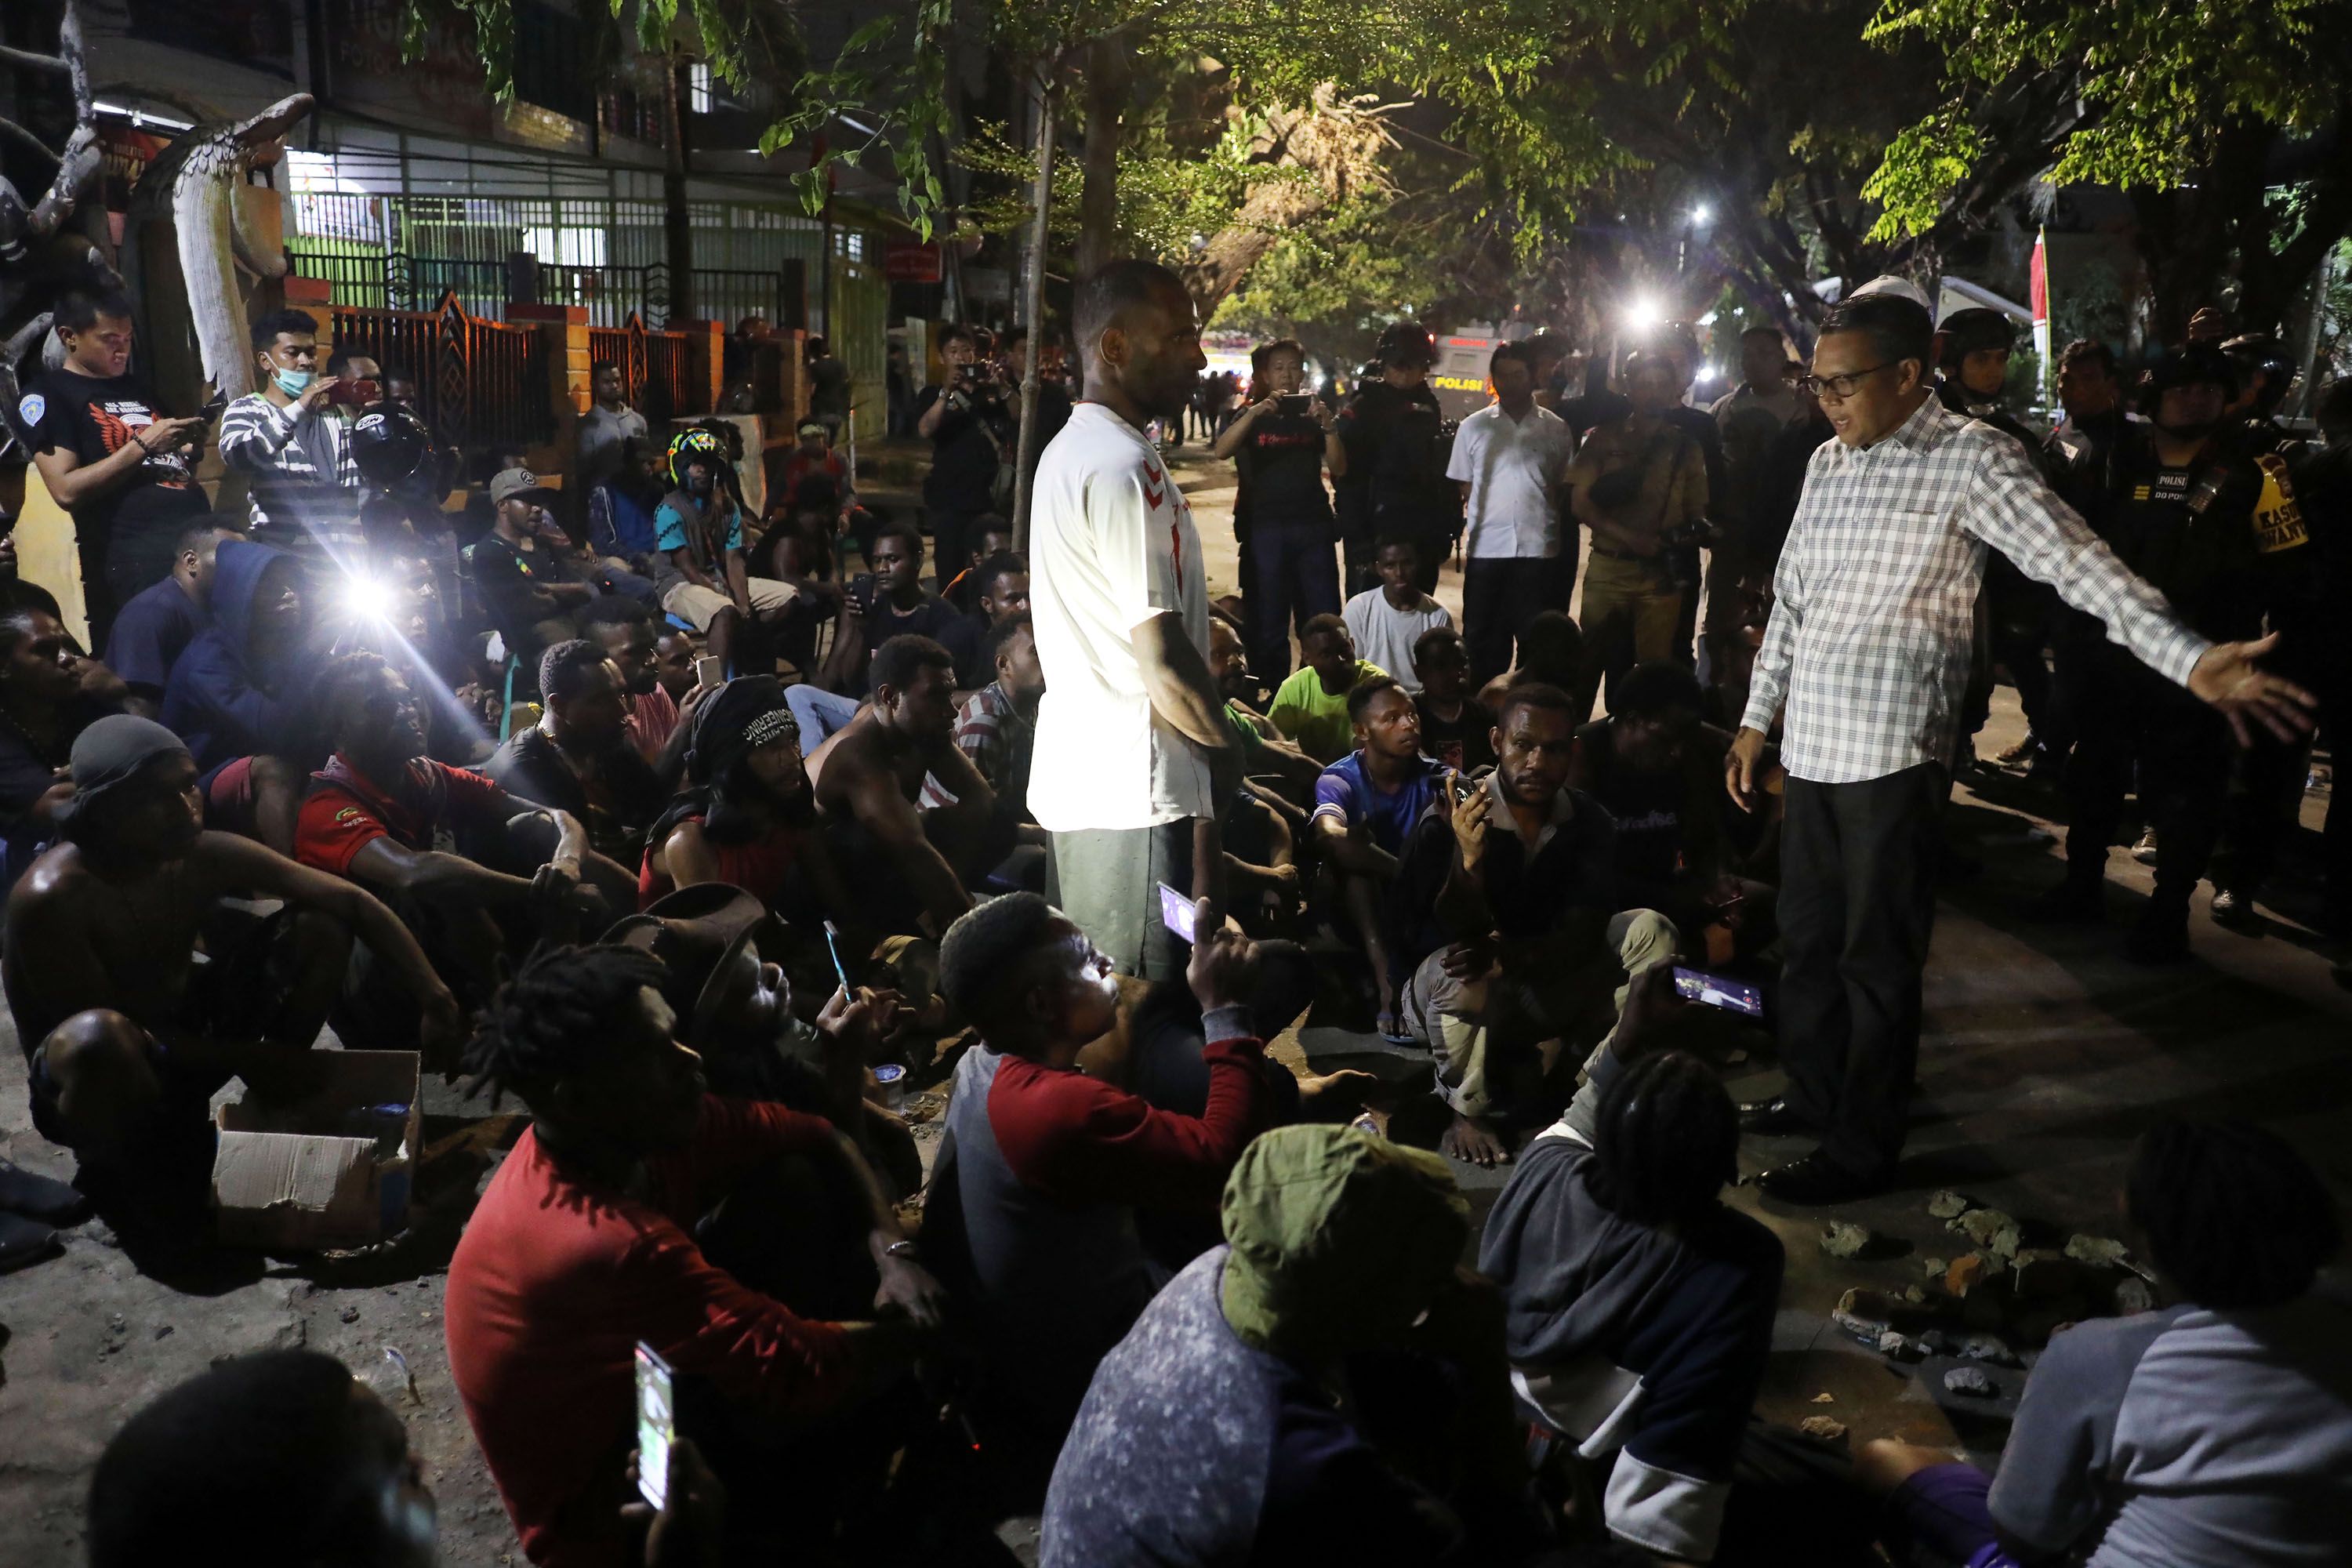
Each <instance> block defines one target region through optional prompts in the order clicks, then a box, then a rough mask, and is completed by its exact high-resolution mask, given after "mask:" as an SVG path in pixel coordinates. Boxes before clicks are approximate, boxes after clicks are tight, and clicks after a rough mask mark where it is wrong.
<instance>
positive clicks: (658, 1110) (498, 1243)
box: [447, 947, 941, 1568]
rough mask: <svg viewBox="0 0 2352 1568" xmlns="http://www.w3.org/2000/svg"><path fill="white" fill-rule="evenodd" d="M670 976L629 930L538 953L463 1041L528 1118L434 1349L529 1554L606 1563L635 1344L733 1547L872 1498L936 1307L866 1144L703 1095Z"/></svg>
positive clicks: (481, 1210)
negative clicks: (667, 1379)
mask: <svg viewBox="0 0 2352 1568" xmlns="http://www.w3.org/2000/svg"><path fill="white" fill-rule="evenodd" d="M664 978H665V976H664V973H663V968H662V964H661V963H660V961H658V960H656V959H655V958H653V957H652V956H650V955H649V954H647V953H645V952H638V951H636V950H635V949H632V948H625V947H555V948H549V949H546V950H543V951H542V952H540V953H539V954H538V955H536V956H534V957H533V958H532V959H531V960H530V962H529V963H526V964H524V965H523V967H522V969H521V970H520V973H517V974H516V976H515V977H514V978H513V979H512V980H511V981H509V982H508V983H507V984H505V985H504V986H502V987H500V988H499V994H498V995H497V997H496V998H495V999H494V1000H493V1001H492V1002H491V1004H490V1005H489V1007H488V1009H487V1010H486V1011H485V1012H484V1014H483V1016H482V1018H481V1021H480V1026H479V1027H478V1030H477V1032H476V1034H475V1036H474V1039H473V1042H472V1044H471V1045H470V1046H469V1047H467V1058H466V1065H467V1069H468V1071H470V1072H471V1073H472V1075H473V1078H474V1085H475V1089H476V1090H477V1092H479V1091H482V1090H488V1091H489V1092H491V1093H492V1094H493V1095H496V1094H499V1093H504V1092H511V1093H513V1094H514V1095H515V1096H516V1097H517V1098H519V1099H520V1100H522V1102H523V1103H524V1104H525V1105H526V1106H527V1107H529V1108H530V1113H531V1125H530V1129H529V1130H528V1131H525V1132H524V1133H523V1135H522V1137H521V1139H520V1141H519V1142H517V1143H516V1145H515V1148H514V1152H512V1153H511V1154H509V1156H508V1157H507V1160H506V1163H504V1164H503V1165H501V1166H499V1171H498V1173H497V1174H496V1175H495V1176H493V1177H492V1178H491V1179H490V1184H489V1186H488V1190H486V1191H485V1192H484V1193H483V1194H482V1200H481V1203H480V1204H479V1205H478V1206H477V1207H476V1208H475V1210H474V1215H473V1218H472V1220H471V1221H470V1222H469V1223H468V1224H467V1227H466V1235H465V1237H464V1239H463V1240H461V1241H460V1242H459V1243H458V1246H457V1254H456V1256H455V1257H454V1258H452V1259H451V1260H450V1264H449V1290H448V1309H447V1310H448V1344H449V1367H450V1372H451V1373H452V1375H453V1377H454V1378H455V1380H456V1382H457V1392H458V1394H459V1396H460V1397H461V1398H462V1399H463V1400H464V1401H465V1405H466V1415H467V1420H468V1421H469V1422H471V1423H472V1425H473V1429H474V1436H475V1438H476V1440H477V1441H478V1442H479V1444H480V1445H481V1448H482V1455H483V1458H485V1459H486V1460H487V1461H488V1465H489V1468H490V1476H491V1479H493V1480H495V1481H496V1482H497V1483H498V1488H499V1496H500V1497H501V1498H503V1499H504V1500H505V1502H506V1506H507V1511H508V1513H509V1515H510V1516H511V1517H512V1518H513V1521H514V1525H515V1529H516V1531H517V1532H518V1533H519V1534H520V1537H521V1539H522V1545H523V1550H524V1551H525V1552H527V1553H529V1554H530V1559H531V1561H532V1562H534V1563H546V1564H562V1565H565V1568H569V1565H572V1564H617V1563H621V1562H622V1561H623V1552H624V1543H623V1540H622V1536H621V1533H620V1527H619V1524H618V1510H619V1508H620V1506H621V1505H622V1503H623V1502H625V1500H627V1494H628V1484H627V1480H626V1478H625V1466H626V1460H627V1458H628V1451H629V1447H630V1444H631V1430H630V1426H631V1409H632V1397H631V1380H632V1376H633V1373H632V1357H633V1354H634V1352H635V1347H636V1346H637V1344H639V1343H640V1342H643V1343H644V1344H646V1345H647V1346H649V1347H651V1348H652V1350H653V1351H654V1352H656V1353H657V1354H658V1355H659V1356H660V1357H661V1358H662V1359H663V1360H664V1361H665V1362H667V1363H668V1364H669V1366H670V1367H671V1368H672V1369H673V1371H674V1372H675V1373H677V1386H678V1395H679V1411H678V1426H679V1428H680V1430H681V1431H683V1432H685V1433H686V1434H688V1436H692V1437H693V1438H694V1439H695V1441H696V1442H697V1443H698V1445H699V1446H700V1447H701V1448H702V1450H703V1452H704V1454H705V1455H706V1456H707V1457H708V1458H709V1460H710V1463H711V1468H713V1469H714V1470H715V1471H716V1472H717V1473H718V1475H719V1478H720V1479H721V1480H723V1481H724V1482H726V1483H727V1487H728V1490H729V1492H730V1495H731V1497H732V1499H733V1507H732V1510H731V1512H730V1519H729V1529H730V1552H729V1554H728V1556H727V1558H726V1560H727V1561H729V1562H754V1561H757V1562H781V1561H787V1560H792V1559H793V1557H795V1556H797V1555H799V1554H803V1553H806V1552H810V1551H811V1550H812V1549H814V1548H818V1547H821V1546H822V1544H823V1543H824V1541H825V1540H826V1539H827V1537H828V1536H829V1534H830V1532H831V1530H832V1528H833V1525H834V1523H835V1521H838V1520H839V1519H841V1518H842V1516H843V1515H844V1513H845V1512H849V1511H852V1510H856V1508H857V1507H858V1506H859V1505H860V1504H861V1503H863V1502H865V1501H866V1500H867V1499H868V1497H869V1495H870V1489H871V1488H872V1486H873V1485H874V1484H875V1483H876V1482H877V1479H878V1475H879V1464H880V1461H881V1460H883V1459H885V1458H887V1455H888V1453H889V1452H890V1450H891V1449H892V1448H893V1447H896V1445H897V1439H898V1435H899V1434H898V1429H897V1427H896V1426H895V1424H894V1420H893V1418H894V1416H895V1415H897V1414H898V1407H899V1403H900V1402H899V1401H898V1400H896V1399H894V1398H893V1397H891V1395H892V1394H904V1393H905V1392H906V1390H905V1388H904V1386H903V1384H904V1381H905V1374H906V1373H908V1370H909V1369H910V1368H911V1367H912V1365H913V1363H914V1359H915V1356H916V1354H917V1353H918V1352H919V1351H920V1350H921V1348H922V1347H923V1346H924V1344H925V1343H926V1342H928V1340H929V1333H930V1331H931V1330H933V1329H936V1328H937V1327H938V1325H939V1321H940V1303H941V1295H940V1289H939V1287H938V1285H937V1284H936V1283H935V1282H934V1281H933V1280H932V1279H931V1277H930V1276H929V1274H928V1273H926V1272H925V1271H924V1269H923V1268H922V1266H921V1264H920V1263H919V1262H918V1261H916V1258H915V1247H914V1243H912V1242H910V1241H908V1240H907V1239H906V1237H905V1236H904V1234H903V1233H902V1232H901V1231H900V1230H899V1228H898V1219H897V1216H896V1215H895V1214H894V1213H893V1211H892V1209H891V1207H890V1205H889V1204H888V1202H887V1200H886V1199H885V1198H884V1197H883V1195H882V1193H881V1189H880V1187H879V1185H878V1184H877V1183H876V1181H875V1178H874V1174H873V1173H872V1171H871V1170H870V1169H869V1168H868V1167H867V1166H866V1163H865V1161H864V1160H862V1159H861V1158H859V1157H858V1155H857V1154H856V1151H855V1149H854V1148H853V1147H852V1146H851V1144H850V1143H849V1142H848V1141H847V1140H846V1139H845V1138H843V1137H842V1135H841V1134H840V1133H838V1132H837V1131H835V1130H834V1128H833V1127H832V1125H831V1124H830V1123H828V1122H826V1121H823V1120H821V1119H819V1118H817V1117H814V1116H803V1115H801V1114H799V1113H797V1112H795V1111H791V1110H785V1109H784V1108H783V1107H782V1106H779V1105H772V1104H766V1103H761V1102H755V1101H749V1100H720V1099H718V1098H717V1097H715V1096H712V1095H709V1094H708V1093H706V1092H705V1091H704V1087H703V1078H702V1068H701V1062H700V1058H698V1057H697V1056H696V1055H695V1054H694V1053H693V1052H692V1051H690V1050H688V1049H687V1048H686V1047H684V1046H681V1045H679V1044H678V1043H677V1039H676V1037H675V1035H674V1029H675V1027H676V1025H677V1017H676V1015H675V1014H673V1013H672V1011H671V1010H670V1007H669V1005H668V1004H667V1003H666V1002H664V1001H663V1000H662V994H661V987H662V983H663V980H664ZM812 1192H814V1194H817V1195H816V1196H814V1197H812V1196H810V1195H809V1194H811V1193H812ZM787 1194H789V1196H787ZM780 1477H789V1478H790V1482H791V1484H790V1485H789V1486H780V1485H778V1484H777V1481H778V1478H780Z"/></svg>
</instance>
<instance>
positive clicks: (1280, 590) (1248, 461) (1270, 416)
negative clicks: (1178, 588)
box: [1209, 339, 1348, 684]
mask: <svg viewBox="0 0 2352 1568" xmlns="http://www.w3.org/2000/svg"><path fill="white" fill-rule="evenodd" d="M1250 364H1251V367H1252V370H1253V373H1254V374H1255V384H1256V385H1257V386H1258V387H1259V388H1261V389H1262V391H1263V395H1262V396H1260V397H1259V398H1258V400H1257V401H1256V402H1255V403H1253V404H1251V405H1249V406H1248V407H1246V408H1244V409H1243V410H1242V411H1241V413H1240V414H1239V415H1238V416H1236V417H1235V418H1234V421H1233V423H1231V424H1229V425H1227V426H1225V427H1224V428H1223V430H1221V431H1219V432H1218V433H1217V438H1216V444H1215V445H1214V446H1213V447H1210V448H1209V455H1210V456H1211V457H1213V458H1232V459H1233V460H1234V470H1235V472H1236V474H1237V476H1238V478H1239V479H1240V480H1241V488H1240V489H1239V490H1238V492H1236V494H1235V496H1234V542H1236V543H1238V544H1239V545H1240V546H1241V578H1242V598H1243V603H1244V605H1246V606H1247V607H1248V611H1249V657H1250V667H1251V668H1253V669H1255V671H1256V672H1257V673H1258V674H1259V675H1261V676H1264V677H1265V679H1268V680H1271V681H1274V682H1276V684H1279V683H1280V682H1281V680H1282V679H1283V677H1285V676H1286V675H1288V674H1289V673H1290V636H1291V631H1292V629H1293V628H1294V627H1296V628H1297V630H1298V632H1299V633H1300V634H1301V635H1302V636H1304V634H1305V632H1306V629H1307V622H1309V621H1311V620H1313V619H1314V618H1315V617H1316V616H1336V615H1338V614H1339V606H1340V604H1341V602H1342V601H1341V599H1340V596H1339V563H1338V561H1337V559H1336V557H1335V555H1334V552H1333V551H1332V548H1331V544H1332V541H1333V539H1334V538H1335V537H1336V535H1337V524H1336V523H1335V522H1334V521H1333V519H1332V514H1331V497H1330V494H1329V492H1328V491H1327V490H1325V489H1324V488H1323V469H1324V467H1325V465H1327V464H1328V465H1329V467H1330V469H1331V472H1332V473H1333V474H1334V475H1340V474H1345V473H1346V472H1347V471H1348V449H1347V447H1345V446H1343V445H1342V444H1341V443H1340V440H1339V435H1338V421H1337V419H1336V418H1335V417H1334V416H1333V415H1332V413H1331V411H1330V409H1329V408H1328V407H1327V406H1326V405H1324V404H1323V403H1321V402H1319V401H1315V402H1309V403H1308V404H1307V405H1306V409H1305V411H1304V412H1303V413H1302V412H1299V411H1298V405H1297V404H1296V403H1286V401H1285V400H1286V398H1291V397H1295V396H1297V395H1299V388H1300V387H1301V386H1302V385H1303V384H1305V383H1306V379H1307V351H1306V350H1305V349H1303V348H1301V347H1300V346H1299V345H1298V344H1297V343H1296V342H1291V341H1290V340H1288V339H1283V340H1281V341H1278V342H1270V343H1261V344H1259V345H1258V346H1257V348H1256V349H1255V350H1254V351H1253V352H1252V353H1251V354H1250Z"/></svg>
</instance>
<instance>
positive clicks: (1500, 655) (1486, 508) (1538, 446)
mask: <svg viewBox="0 0 2352 1568" xmlns="http://www.w3.org/2000/svg"><path fill="white" fill-rule="evenodd" d="M1486 374H1488V375H1489V376H1490V377H1492V378H1493V380H1494V384H1495V401H1494V402H1492V403H1490V404H1488V405H1486V407H1484V408H1481V409H1480V410H1478V411H1477V412H1476V413H1475V414H1473V415H1471V416H1469V417H1468V418H1466V419H1465V420H1463V421H1462V426H1461V428H1460V429H1458V430H1456V431H1455V432H1454V456H1453V459H1452V461H1450V462H1449V463H1448V464H1447V465H1446V468H1445V477H1446V478H1447V479H1452V480H1454V482H1455V483H1457V484H1459V485H1460V486H1461V487H1462V496H1463V500H1465V502H1467V503H1468V506H1469V521H1468V525H1467V527H1466V528H1465V531H1464V533H1463V546H1462V547H1463V554H1464V556H1465V560H1464V563H1463V567H1462V640H1463V641H1464V642H1465V644H1467V645H1468V647H1469V649H1470V681H1471V685H1472V686H1473V687H1474V688H1475V687H1477V686H1479V685H1483V684H1484V683H1485V682H1486V681H1489V680H1492V679H1494V678H1495V677H1496V676H1497V675H1500V674H1502V673H1503V671H1504V670H1506V669H1507V668H1510V663H1511V649H1512V647H1513V645H1514V644H1515V643H1516V642H1517V638H1518V635H1519V628H1521V627H1522V626H1526V625H1527V624H1528V622H1529V621H1531V620H1533V619H1534V618H1535V617H1536V616H1538V615H1540V614H1541V613H1542V612H1544V611H1546V610H1556V609H1565V608H1566V607H1567V605H1568V597H1569V593H1570V589H1571V588H1572V587H1573V586H1574V585H1575V578H1576V549H1575V546H1574V545H1573V544H1572V543H1564V542H1563V541H1562V540H1561V538H1560V523H1559V481H1560V476H1561V475H1562V474H1563V473H1565V472H1566V471H1567V468H1568V460H1569V459H1570V458H1572V457H1574V456H1575V455H1576V437H1575V435H1574V434H1573V433H1572V432H1570V429H1569V427H1568V422H1567V421H1566V420H1564V419H1562V418H1561V417H1560V416H1559V415H1557V414H1554V413H1553V412H1552V411H1551V410H1550V409H1549V408H1546V407H1543V406H1542V405H1539V404H1538V403H1537V402H1536V384H1535V364H1534V358H1533V356H1532V355H1531V354H1530V353H1529V352H1528V346H1527V344H1526V343H1524V342H1508V343H1505V344H1503V345H1502V346H1501V347H1499V348H1497V349H1496V351H1495V357H1494V359H1493V361H1492V362H1491V363H1490V364H1489V366H1488V368H1487V372H1486Z"/></svg>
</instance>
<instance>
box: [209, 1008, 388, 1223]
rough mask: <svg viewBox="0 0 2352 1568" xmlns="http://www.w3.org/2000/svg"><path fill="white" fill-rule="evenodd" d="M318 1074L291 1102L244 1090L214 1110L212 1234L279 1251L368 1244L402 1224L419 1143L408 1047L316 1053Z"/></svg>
mask: <svg viewBox="0 0 2352 1568" xmlns="http://www.w3.org/2000/svg"><path fill="white" fill-rule="evenodd" d="M318 1059H319V1061H320V1064H321V1065H322V1066H323V1068H324V1070H325V1074H326V1080H325V1082H324V1083H323V1084H322V1085H321V1086H320V1089H319V1090H318V1092H317V1093H315V1094H313V1095H311V1096H310V1098H308V1099H307V1100H303V1101H301V1102H300V1103H299V1104H295V1105H271V1104H268V1103H266V1102H262V1101H258V1100H255V1099H254V1098H253V1096H252V1095H251V1093H250V1092H249V1091H248V1092H247V1094H246V1095H245V1096H244V1097H242V1098H239V1099H234V1100H227V1101H226V1102H224V1103H222V1104H221V1105H220V1106H218V1107H217V1108H216V1109H215V1111H214V1121H215V1124H216V1125H217V1126H218V1127H219V1129H220V1143H219V1147H218V1149H217V1150H216V1152H215V1153H214V1155H213V1205H214V1207H215V1209H216V1210H217V1211H218V1218H219V1226H220V1238H221V1240H223V1241H224V1242H227V1243H230V1244H232V1245H235V1246H244V1247H268V1248H271V1249H275V1250H286V1251H311V1250H316V1249H319V1248H322V1247H368V1246H372V1245H373V1244H374V1243H376V1242H379V1241H383V1240H384V1239H386V1238H387V1237H394V1236H397V1235H399V1234H400V1233H401V1232H402V1231H403V1230H404V1229H406V1228H407V1226H408V1203H409V1196H410V1188H411V1186H412V1181H411V1177H412V1173H413V1171H414V1169H415V1163H416V1158H417V1152H418V1149H419V1147H420V1142H419V1139H420V1130H421V1128H422V1118H421V1116H420V1113H419V1110H418V1108H417V1100H418V1091H419V1079H420V1072H421V1068H420V1066H419V1062H418V1058H417V1053H415V1051H322V1052H320V1053H319V1057H318Z"/></svg>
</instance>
